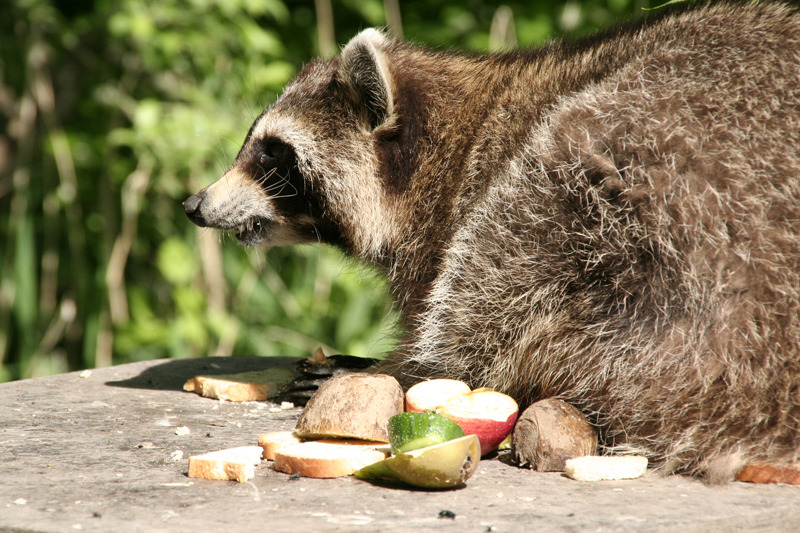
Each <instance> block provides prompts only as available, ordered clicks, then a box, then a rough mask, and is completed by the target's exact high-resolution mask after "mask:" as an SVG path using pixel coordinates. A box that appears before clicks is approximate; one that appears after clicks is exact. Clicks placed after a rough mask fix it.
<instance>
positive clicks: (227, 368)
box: [105, 356, 302, 390]
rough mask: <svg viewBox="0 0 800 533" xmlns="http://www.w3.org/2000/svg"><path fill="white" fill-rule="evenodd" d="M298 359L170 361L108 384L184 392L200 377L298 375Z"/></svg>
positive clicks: (244, 358) (262, 358)
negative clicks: (282, 372) (279, 372)
mask: <svg viewBox="0 0 800 533" xmlns="http://www.w3.org/2000/svg"><path fill="white" fill-rule="evenodd" d="M300 360H302V359H301V358H298V357H284V356H276V357H248V356H232V357H203V358H197V359H170V360H167V361H163V362H159V363H156V364H155V365H153V366H150V367H148V368H147V369H145V370H144V371H143V372H142V373H141V374H139V375H138V376H135V377H133V378H130V379H125V380H120V381H106V382H105V384H106V385H108V386H110V387H125V388H131V389H154V390H183V384H184V383H186V381H187V380H188V379H190V378H193V377H195V376H197V375H200V374H203V375H216V374H236V373H239V372H252V371H255V370H265V369H267V368H275V367H278V368H286V369H288V370H290V371H291V372H292V373H294V374H295V375H297V374H298V372H297V368H296V363H297V362H298V361H300Z"/></svg>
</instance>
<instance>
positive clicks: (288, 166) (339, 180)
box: [183, 30, 402, 258]
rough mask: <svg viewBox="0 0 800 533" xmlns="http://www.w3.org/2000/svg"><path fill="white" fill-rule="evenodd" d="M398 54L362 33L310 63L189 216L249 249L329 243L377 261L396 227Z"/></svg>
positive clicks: (190, 202) (188, 204)
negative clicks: (392, 57) (394, 58)
mask: <svg viewBox="0 0 800 533" xmlns="http://www.w3.org/2000/svg"><path fill="white" fill-rule="evenodd" d="M393 46H400V45H399V44H398V43H393V42H391V41H389V40H388V39H386V37H384V35H383V34H382V33H380V32H379V31H376V30H365V31H363V32H362V33H360V34H359V35H358V36H356V37H355V38H354V39H353V40H352V41H350V43H348V45H347V46H346V47H345V48H344V50H343V51H342V53H341V54H340V55H339V56H338V57H336V58H334V59H333V60H331V61H327V62H322V61H317V62H313V63H311V64H309V65H307V66H306V67H305V68H304V69H303V71H302V72H301V73H300V74H299V75H298V77H297V78H295V79H294V80H293V81H292V82H291V83H290V84H289V85H288V86H287V88H286V90H285V92H284V93H283V95H282V96H281V97H280V98H279V99H278V101H276V102H275V103H274V104H273V105H271V106H269V107H268V108H267V109H265V110H264V111H263V112H262V113H261V115H260V116H259V117H258V118H257V119H256V120H255V122H254V123H253V125H252V127H251V128H250V131H249V133H248V134H247V137H246V139H245V142H244V144H243V146H242V149H241V151H240V152H239V154H238V155H237V156H236V159H235V160H234V162H233V164H232V165H231V167H230V168H229V169H228V170H227V171H226V172H225V173H224V174H223V176H222V177H221V178H220V179H219V180H218V181H217V182H215V183H213V184H212V185H210V186H208V187H206V188H205V189H203V190H201V191H200V192H198V193H197V194H194V195H192V196H191V197H189V198H188V199H187V200H186V201H185V202H184V203H183V205H184V209H185V211H186V214H187V215H188V216H189V218H190V219H191V220H192V221H193V222H194V223H195V224H197V225H199V226H209V227H214V228H219V229H223V230H233V231H234V232H235V234H236V237H237V239H238V240H239V242H240V243H241V244H245V245H267V246H276V245H284V244H299V243H309V242H327V243H331V244H335V245H339V246H341V247H343V248H345V249H347V250H348V251H350V252H353V253H356V254H358V255H361V256H362V257H368V258H375V257H377V256H379V255H380V254H381V253H382V251H383V250H385V249H386V247H388V246H390V243H391V241H392V238H393V233H394V232H395V231H396V228H397V221H396V220H395V218H396V214H395V213H396V209H395V200H394V199H393V198H392V195H391V193H389V192H387V188H386V187H385V179H383V178H382V176H381V175H382V174H383V173H385V169H386V168H387V163H386V160H385V159H386V158H385V154H386V153H388V152H387V151H388V150H392V151H393V153H396V152H397V150H396V148H397V147H391V146H389V145H390V144H391V143H397V142H401V137H402V136H399V135H398V129H399V128H400V122H401V121H400V120H399V115H398V113H397V105H396V101H395V80H394V79H393V76H392V74H391V71H390V68H389V67H390V65H389V61H388V56H387V51H388V50H389V49H390V48H391V47H393Z"/></svg>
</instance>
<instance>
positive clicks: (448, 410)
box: [406, 379, 519, 456]
mask: <svg viewBox="0 0 800 533" xmlns="http://www.w3.org/2000/svg"><path fill="white" fill-rule="evenodd" d="M406 411H412V412H420V411H435V412H437V413H439V414H441V415H444V416H446V417H447V418H449V419H450V420H452V421H453V422H455V423H456V424H458V425H459V426H461V429H463V430H464V433H465V434H466V435H476V436H477V437H478V440H479V441H480V444H481V455H482V456H483V455H486V454H487V453H489V452H491V451H492V450H494V449H495V448H497V446H498V445H499V444H500V443H501V442H503V439H505V438H506V437H507V436H508V435H509V434H510V433H511V431H512V430H513V429H514V423H515V422H516V421H517V414H518V413H519V406H518V405H517V402H516V401H514V399H513V398H512V397H511V396H508V395H506V394H503V393H501V392H497V391H495V390H492V389H487V388H480V389H475V390H471V389H470V388H469V385H467V384H466V383H464V382H462V381H457V380H454V379H431V380H429V381H422V382H420V383H417V384H416V385H414V386H413V387H411V388H410V389H408V392H406Z"/></svg>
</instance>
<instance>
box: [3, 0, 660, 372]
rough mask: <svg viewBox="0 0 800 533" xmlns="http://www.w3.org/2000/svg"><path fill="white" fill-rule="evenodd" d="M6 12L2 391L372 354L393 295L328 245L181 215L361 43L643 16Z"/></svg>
mask: <svg viewBox="0 0 800 533" xmlns="http://www.w3.org/2000/svg"><path fill="white" fill-rule="evenodd" d="M8 2H9V0H5V1H4V3H3V6H2V7H0V381H7V380H13V379H20V378H30V377H35V376H41V375H47V374H52V373H58V372H64V371H68V370H77V369H83V368H92V367H98V366H106V365H110V364H119V363H126V362H131V361H140V360H144V359H152V358H163V357H200V356H205V355H215V354H220V355H228V354H235V355H265V356H266V355H307V354H308V353H309V352H311V351H312V350H313V349H314V348H315V347H317V346H320V345H321V346H324V347H326V351H327V352H328V353H333V352H342V353H350V354H353V355H360V356H377V355H380V354H382V353H384V352H386V351H387V350H390V349H391V348H392V345H393V342H394V340H393V339H394V334H395V333H396V331H395V330H394V324H395V317H394V314H393V311H392V310H391V307H390V304H389V302H388V299H387V294H386V287H385V283H384V281H383V280H382V279H381V278H380V277H379V276H377V275H376V274H375V272H373V271H371V270H370V269H369V268H368V267H366V266H364V265H359V264H356V263H355V262H353V261H351V260H348V259H346V258H344V257H343V256H341V255H340V254H339V253H338V252H337V251H335V250H332V249H329V248H325V247H322V246H303V247H295V248H279V249H273V250H269V251H265V250H256V249H245V248H241V247H239V246H237V244H236V242H235V239H234V238H231V237H228V236H225V235H221V234H220V233H218V232H215V231H212V230H203V229H199V228H196V227H194V226H193V225H192V224H191V223H190V222H189V221H188V220H187V219H186V217H185V216H184V214H183V209H182V207H181V202H182V201H183V199H185V197H186V196H187V195H188V194H190V193H191V192H195V191H197V190H198V189H200V188H202V187H204V186H205V185H208V184H209V183H211V182H212V181H214V180H215V179H216V178H217V177H218V176H219V175H220V174H221V173H222V172H223V171H224V170H225V168H226V167H227V165H229V164H230V162H231V161H232V159H233V157H234V155H235V154H236V152H237V151H238V149H239V146H240V143H241V142H242V140H243V139H244V136H245V133H246V132H247V129H248V128H249V126H250V123H251V121H252V120H253V119H254V118H255V117H256V116H257V115H258V113H259V112H260V110H261V109H262V107H264V106H266V105H268V104H269V103H271V102H272V101H274V100H275V98H276V97H277V95H278V94H279V93H280V90H281V87H282V86H283V85H284V84H285V83H286V82H287V81H288V80H289V79H290V78H291V77H292V76H293V75H294V74H295V73H296V72H297V71H298V70H299V69H300V67H301V66H302V64H303V63H304V62H306V61H308V60H309V59H311V58H312V57H314V56H316V55H323V56H329V55H331V54H334V53H336V51H337V50H338V49H339V46H340V45H341V44H343V43H346V42H347V41H348V40H349V39H350V38H351V37H352V36H353V35H355V34H356V33H357V32H358V31H359V30H361V29H363V28H366V27H370V26H386V27H388V30H389V31H390V33H392V34H394V35H397V36H403V37H404V38H406V39H410V40H412V41H415V42H419V43H425V44H428V45H433V46H437V47H442V48H452V49H464V50H476V51H486V50H496V49H500V48H503V47H514V46H530V45H536V44H540V43H543V42H546V41H547V40H549V39H552V38H555V37H558V36H560V35H579V34H583V33H586V32H589V31H592V30H593V29H595V28H597V27H599V26H606V25H609V24H611V23H612V22H614V21H616V20H619V19H623V18H626V17H629V16H630V15H631V14H633V13H640V12H641V8H642V7H647V3H646V2H644V1H643V0H605V1H600V0H598V1H588V0H587V1H582V2H579V1H570V2H566V3H564V2H553V1H542V0H532V1H525V2H504V3H501V2H490V1H479V0H467V1H459V2H456V1H448V0H425V1H404V2H398V1H397V0H386V1H383V0H342V1H337V2H331V1H330V0H317V1H284V0H178V1H163V0H96V1H90V0H73V1H68V0H60V1H56V0H10V5H9V4H8Z"/></svg>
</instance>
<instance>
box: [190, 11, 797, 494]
mask: <svg viewBox="0 0 800 533" xmlns="http://www.w3.org/2000/svg"><path fill="white" fill-rule="evenodd" d="M276 191H279V192H280V194H276ZM287 191H291V192H287ZM243 203H247V205H246V206H244V207H243ZM185 205H186V210H187V213H188V214H189V215H190V216H191V217H192V218H193V219H194V220H195V221H196V222H197V223H199V224H201V225H209V226H214V227H221V228H227V229H237V234H238V235H239V237H240V240H241V241H242V242H244V243H246V244H259V243H264V244H267V245H271V244H284V243H289V242H313V241H323V242H329V243H332V244H335V245H338V246H340V247H342V248H344V249H346V250H348V251H350V252H351V253H353V254H354V255H356V256H359V257H361V258H363V259H365V260H368V261H372V262H374V263H376V264H378V265H381V266H382V267H384V268H385V271H386V273H387V275H388V277H389V279H390V282H391V284H392V290H393V293H394V295H395V297H396V299H397V302H398V306H399V308H400V310H401V312H402V316H403V325H404V326H405V330H406V333H405V337H404V342H403V345H402V347H401V348H400V349H399V350H398V351H397V353H394V354H391V355H390V357H389V358H388V360H387V362H386V363H385V365H384V367H383V368H384V369H388V371H390V372H392V373H395V374H397V375H398V376H400V377H401V378H402V380H403V381H404V382H405V383H410V382H413V381H414V380H418V379H421V378H425V377H432V376H446V377H453V378H458V379H464V380H466V381H468V382H469V383H471V384H472V385H476V386H478V385H480V386H490V387H494V388H497V389H499V390H502V391H505V392H507V393H509V394H511V395H512V396H514V397H515V398H517V399H518V400H519V401H520V402H521V403H522V404H523V406H524V405H527V404H529V403H531V402H533V401H535V400H537V399H540V398H546V397H558V398H562V399H564V400H566V401H568V402H570V403H573V404H575V405H576V406H578V407H579V408H581V409H582V410H583V411H584V412H585V413H586V414H587V415H589V416H590V418H591V419H592V420H593V422H595V423H596V424H597V426H598V427H599V428H600V430H601V436H602V440H603V442H604V444H605V446H606V447H607V448H608V449H609V450H615V451H637V452H640V453H645V454H647V455H648V456H649V457H650V458H651V459H653V460H654V461H656V462H657V463H658V464H660V466H661V468H662V469H663V471H666V472H689V473H704V474H706V475H707V476H709V477H710V478H712V479H715V480H717V479H718V480H723V479H729V478H730V477H731V475H732V474H733V472H735V471H736V470H737V469H738V468H739V467H741V466H742V465H743V464H745V463H747V462H753V461H779V462H788V461H796V460H798V454H800V15H798V13H797V12H796V11H795V10H794V9H792V8H788V7H784V6H780V5H759V6H752V5H751V6H740V7H736V6H732V5H727V4H721V5H716V6H711V7H702V8H698V9H694V10H690V11H688V12H684V13H678V14H675V15H671V16H664V17H659V18H657V19H656V20H654V21H651V22H648V23H637V24H632V25H629V26H626V27H623V28H620V29H616V30H613V31H610V32H607V33H605V34H602V35H598V36H595V37H592V38H590V39H587V40H584V41H580V42H577V43H564V44H553V45H551V46H549V47H547V48H544V49H539V50H531V51H526V52H515V53H510V54H504V55H487V56H469V55H458V54H448V53H441V52H434V51H429V50H425V49H422V48H417V47H414V46H411V45H409V44H405V43H398V42H393V41H390V40H388V39H386V38H385V37H383V35H382V34H380V33H379V32H376V31H374V30H368V31H366V32H363V33H362V34H360V35H359V36H358V37H356V38H354V39H353V41H351V42H350V43H349V44H348V45H347V47H345V49H344V50H343V52H342V54H341V56H339V57H338V58H335V59H333V60H332V61H329V62H315V63H312V64H310V65H309V66H307V67H306V68H305V69H304V71H303V72H302V73H301V74H300V75H299V76H298V78H297V79H296V80H295V81H294V82H292V84H290V86H289V87H288V88H287V90H286V92H285V93H284V95H283V96H282V97H281V98H280V99H279V100H278V101H277V102H276V103H275V104H273V105H272V106H270V107H269V108H268V109H266V110H265V111H264V113H263V114H262V115H261V116H260V117H259V118H258V119H257V120H256V122H255V123H254V125H253V128H252V129H251V131H250V133H249V135H248V137H247V139H246V141H245V144H244V146H243V148H242V151H241V152H240V154H239V155H238V156H237V159H236V161H235V162H234V164H233V165H232V167H231V168H230V169H229V170H228V172H226V174H225V175H224V176H223V178H222V179H221V180H220V181H219V182H217V183H216V184H214V185H212V186H210V187H209V188H207V189H205V190H204V191H201V193H198V195H195V196H193V197H192V198H190V199H189V200H187V202H186V204H185Z"/></svg>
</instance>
